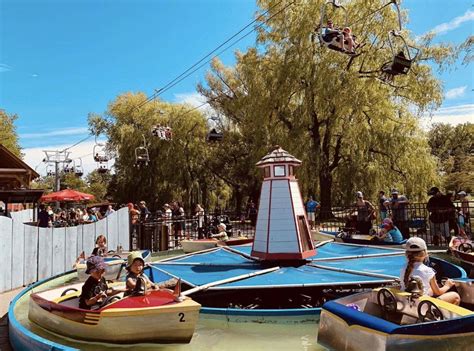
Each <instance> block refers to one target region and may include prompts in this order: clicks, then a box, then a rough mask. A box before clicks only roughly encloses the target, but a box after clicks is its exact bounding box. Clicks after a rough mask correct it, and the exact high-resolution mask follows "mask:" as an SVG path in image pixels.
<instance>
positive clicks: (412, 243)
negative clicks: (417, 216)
mask: <svg viewBox="0 0 474 351" xmlns="http://www.w3.org/2000/svg"><path fill="white" fill-rule="evenodd" d="M427 249H428V248H427V247H426V242H425V241H424V240H423V239H422V238H418V237H416V236H415V237H413V238H410V239H408V240H407V242H406V244H405V250H406V251H409V252H417V251H423V250H427Z"/></svg>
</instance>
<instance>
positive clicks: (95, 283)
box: [79, 256, 123, 310]
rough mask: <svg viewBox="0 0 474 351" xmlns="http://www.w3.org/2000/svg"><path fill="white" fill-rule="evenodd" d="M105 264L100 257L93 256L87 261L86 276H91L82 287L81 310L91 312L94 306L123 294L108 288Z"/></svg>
mask: <svg viewBox="0 0 474 351" xmlns="http://www.w3.org/2000/svg"><path fill="white" fill-rule="evenodd" d="M105 267H106V265H105V262H104V259H103V258H102V257H100V256H91V257H89V258H88V259H87V270H86V274H90V276H89V278H87V280H86V282H85V283H84V285H83V286H82V292H81V296H80V298H79V308H82V309H85V310H90V309H91V307H92V306H94V305H95V304H97V303H100V302H102V301H103V300H104V299H105V298H107V297H108V296H112V295H115V294H118V293H119V292H122V291H123V290H120V289H117V290H115V289H112V288H109V287H108V286H107V282H106V281H105V278H104V273H105Z"/></svg>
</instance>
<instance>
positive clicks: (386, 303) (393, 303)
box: [377, 288, 397, 312]
mask: <svg viewBox="0 0 474 351" xmlns="http://www.w3.org/2000/svg"><path fill="white" fill-rule="evenodd" d="M377 302H378V303H379V306H381V307H382V309H383V310H384V311H385V312H395V311H396V310H397V298H396V297H395V295H394V294H393V293H392V292H391V291H390V290H388V289H386V288H382V289H380V290H379V292H378V293H377Z"/></svg>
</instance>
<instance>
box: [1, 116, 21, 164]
mask: <svg viewBox="0 0 474 351" xmlns="http://www.w3.org/2000/svg"><path fill="white" fill-rule="evenodd" d="M17 118H18V116H17V115H15V114H10V115H9V114H8V113H7V112H5V111H4V110H0V143H1V144H2V145H3V146H5V147H6V148H7V149H8V150H10V151H11V152H12V153H13V154H15V155H16V156H18V157H21V148H20V144H19V142H18V134H17V132H16V127H15V121H16V119H17Z"/></svg>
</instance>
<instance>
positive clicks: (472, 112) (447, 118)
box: [422, 104, 474, 129]
mask: <svg viewBox="0 0 474 351" xmlns="http://www.w3.org/2000/svg"><path fill="white" fill-rule="evenodd" d="M434 123H445V124H451V125H453V126H455V125H458V124H463V123H474V104H465V105H455V106H449V107H441V108H440V109H439V110H437V111H435V112H434V113H433V114H432V115H431V116H425V117H423V118H422V125H423V127H424V128H427V129H429V128H430V127H431V125H433V124H434Z"/></svg>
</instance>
